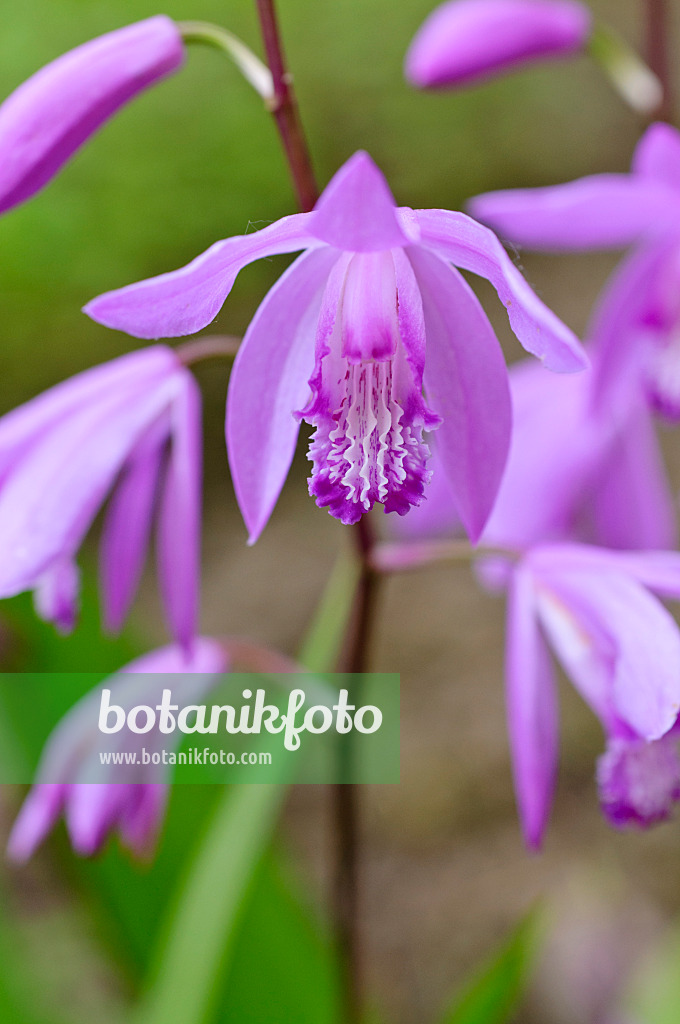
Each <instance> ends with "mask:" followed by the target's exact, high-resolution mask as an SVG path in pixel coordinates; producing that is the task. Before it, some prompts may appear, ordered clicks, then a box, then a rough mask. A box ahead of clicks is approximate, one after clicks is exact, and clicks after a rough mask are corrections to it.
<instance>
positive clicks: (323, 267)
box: [85, 152, 587, 542]
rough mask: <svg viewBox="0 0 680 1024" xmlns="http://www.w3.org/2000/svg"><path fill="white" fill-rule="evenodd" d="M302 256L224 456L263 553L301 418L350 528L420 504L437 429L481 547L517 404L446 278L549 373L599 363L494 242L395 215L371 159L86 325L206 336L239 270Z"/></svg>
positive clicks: (442, 214) (261, 337)
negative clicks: (380, 509)
mask: <svg viewBox="0 0 680 1024" xmlns="http://www.w3.org/2000/svg"><path fill="white" fill-rule="evenodd" d="M300 249H305V250H307V251H306V252H305V253H304V254H303V255H302V256H300V257H299V258H298V259H297V260H296V261H295V262H294V263H293V264H292V265H291V266H290V267H289V268H288V270H287V271H286V272H285V273H284V274H283V276H282V277H281V278H280V279H279V281H278V283H277V284H276V285H275V286H274V288H272V289H271V291H270V292H269V294H268V295H267V297H266V298H265V300H264V302H263V303H262V305H261V306H260V308H259V310H258V311H257V313H256V314H255V317H254V318H253V321H252V322H251V324H250V327H249V328H248V331H247V332H246V336H245V338H244V340H243V344H242V345H241V348H240V350H239V353H238V356H237V358H236V361H235V363H234V368H233V370H232V374H231V378H230V384H229V396H228V400H227V425H226V426H227V449H228V453H229V460H230V465H231V470H232V478H233V481H234V486H235V490H236V495H237V498H238V501H239V505H240V508H241V511H242V513H243V517H244V520H245V522H246V525H247V527H248V530H249V533H250V540H251V542H253V541H255V540H256V539H257V537H258V536H259V535H260V533H261V531H262V529H263V528H264V526H265V524H266V522H267V520H268V519H269V516H270V515H271V512H272V509H273V507H274V504H275V502H276V500H277V498H278V495H279V493H280V491H281V487H282V486H283V482H284V480H285V477H286V474H287V472H288V469H289V467H290V463H291V460H292V458H293V453H294V450H295V444H296V439H297V432H298V426H299V420H298V419H296V417H295V415H294V413H295V412H296V411H297V410H300V409H303V408H305V409H306V412H305V418H309V419H310V422H312V423H313V425H314V426H315V427H316V429H317V433H316V437H315V442H314V446H313V451H312V456H313V463H314V470H313V473H312V485H311V486H312V490H313V493H314V494H315V495H316V497H317V500H319V501H320V503H322V504H324V505H328V507H329V508H330V509H331V511H333V512H334V513H335V514H337V515H338V516H339V517H340V518H341V519H344V521H346V522H351V521H354V519H355V518H356V517H357V516H358V515H360V514H363V512H364V511H366V510H367V508H370V506H371V505H372V504H373V503H375V502H381V503H383V504H384V505H385V508H389V509H393V510H394V511H398V512H399V511H406V510H407V508H409V507H411V506H412V505H414V504H417V503H418V501H419V500H420V496H421V494H422V486H423V483H424V481H425V480H426V477H427V472H428V470H427V469H426V458H427V449H426V447H425V446H424V444H423V442H422V438H421V431H422V429H423V428H424V427H427V426H428V425H429V426H430V427H432V426H434V424H435V422H437V421H438V420H441V425H440V426H439V428H438V440H439V450H440V454H441V459H442V464H443V466H444V470H445V472H446V474H447V476H448V477H449V480H450V482H451V487H452V491H453V493H454V495H455V500H456V503H457V506H458V512H459V515H460V518H461V520H462V522H463V523H464V525H465V527H466V529H467V530H468V532H469V534H470V536H471V537H472V538H473V539H474V540H476V539H477V538H478V537H479V535H480V533H481V530H482V529H483V526H484V523H485V522H486V519H487V518H488V515H489V512H490V510H491V507H492V505H493V502H494V499H495V496H496V492H497V490H498V485H499V482H500V479H501V475H502V472H503V467H504V465H505V459H506V455H507V450H508V444H509V437H510V420H511V412H510V397H509V392H508V381H507V370H506V367H505V362H504V359H503V355H502V352H501V349H500V346H499V344H498V341H497V339H496V337H495V335H494V333H493V331H492V329H491V326H490V324H489V322H488V320H487V318H486V316H485V314H484V313H483V311H482V309H481V306H480V305H479V302H478V301H477V299H476V297H475V296H474V294H473V293H472V291H471V289H470V288H469V286H468V285H467V284H466V282H465V281H464V280H463V279H462V277H461V276H460V275H459V274H458V272H457V271H456V270H454V269H453V267H452V266H451V264H455V265H456V266H458V267H461V268H463V269H465V270H469V271H472V272H473V273H475V274H479V275H481V276H483V277H486V278H488V280H490V281H491V283H492V284H493V286H494V287H495V288H496V290H497V292H498V294H499V297H500V298H501V301H502V302H503V304H504V305H505V307H506V309H507V311H508V316H509V318H510V323H511V325H512V327H513V330H514V331H515V333H516V334H517V337H518V338H519V339H520V341H521V342H522V344H523V345H524V346H525V348H527V349H528V350H529V351H530V352H532V353H533V354H534V355H536V356H538V357H539V358H540V359H542V360H543V361H544V362H545V364H546V366H547V367H549V368H550V369H554V370H558V371H562V372H571V371H576V370H580V369H582V368H584V367H585V366H586V364H587V359H586V357H585V355H584V353H583V350H582V349H581V348H580V346H579V344H578V342H577V341H576V339H575V338H574V336H573V335H572V334H571V332H570V331H569V330H567V328H566V327H564V325H563V324H562V323H561V322H560V321H559V320H558V319H557V318H556V317H555V316H554V315H553V314H552V313H551V312H550V311H549V310H548V309H546V307H545V306H544V305H543V304H542V303H541V302H540V300H539V299H538V298H537V297H536V296H535V295H534V293H533V292H532V291H531V289H530V288H529V286H528V285H527V284H526V282H525V281H524V279H523V278H522V276H521V275H520V273H519V272H518V270H517V269H516V267H515V266H514V264H513V263H512V261H511V260H510V259H509V258H508V256H507V254H506V253H505V251H504V249H503V248H502V246H501V245H500V243H499V242H498V239H497V238H496V237H495V236H494V235H493V234H492V233H491V232H490V231H488V230H487V229H485V228H483V227H482V226H481V225H479V224H476V223H475V222H474V221H473V220H471V219H470V218H469V217H466V216H465V215H464V214H458V213H451V212H449V211H446V210H429V211H428V210H420V211H414V210H409V209H405V208H401V209H398V208H397V207H396V204H395V202H394V199H393V197H392V195H391V193H390V190H389V188H388V185H387V182H386V181H385V179H384V177H383V176H382V174H381V173H380V171H379V170H378V168H377V167H376V166H375V164H374V163H373V161H372V160H371V159H370V157H369V156H368V155H367V154H366V153H361V152H360V153H356V154H355V155H354V156H353V157H352V158H351V159H350V160H348V161H347V163H346V164H345V165H344V166H343V167H341V168H340V170H339V171H338V172H337V174H336V175H335V177H334V178H333V179H332V180H331V181H330V182H329V184H328V186H327V187H326V189H325V190H324V193H323V195H322V196H321V198H320V199H319V202H318V203H317V206H316V207H315V209H314V210H313V211H312V212H311V213H309V214H298V215H295V216H292V217H287V218H284V219H283V220H280V221H278V222H277V223H276V224H272V225H271V226H270V227H268V228H264V229H263V230H262V231H258V232H255V233H254V234H252V235H246V236H243V237H235V238H229V239H226V240H225V241H222V242H217V243H216V244H215V245H213V246H212V248H210V249H208V251H207V252H205V253H204V254H203V255H202V256H199V257H198V258H197V259H196V260H194V261H193V262H192V263H190V264H188V266H186V267H184V268H182V269H181V270H178V271H175V272H174V273H170V274H164V275H162V276H161V277H158V278H153V279H151V280H149V281H141V282H139V283H138V284H135V285H131V286H130V287H128V288H123V289H121V290H119V291H116V292H110V293H108V294H107V295H102V296H100V297H99V298H97V299H95V300H93V302H91V303H90V304H89V305H88V306H87V307H86V310H85V311H86V312H87V313H88V314H89V315H90V316H92V317H93V319H95V320H97V321H99V322H100V323H103V324H105V325H106V326H109V327H114V328H117V329H121V330H125V331H128V333H131V334H135V335H137V336H140V337H161V336H162V337H170V336H174V335H178V334H190V333H195V332H196V331H198V330H200V329H201V328H202V327H205V326H206V325H207V324H208V323H209V322H210V321H211V320H212V319H213V317H214V316H215V315H216V314H217V312H218V310H219V308H220V307H221V305H222V303H223V302H224V300H225V298H226V297H227V295H228V294H229V291H230V290H231V287H232V285H233V283H234V280H235V278H236V275H237V274H238V272H239V270H240V269H241V268H242V267H243V266H245V265H246V264H247V263H250V262H251V261H252V260H255V259H259V258H262V257H264V256H268V255H272V254H274V253H281V252H294V251H297V250H300ZM336 321H337V330H336ZM426 355H427V358H426ZM357 367H358V368H359V369H357ZM310 384H311V387H312V393H313V399H314V400H313V403H312V404H311V405H310V403H309V388H310ZM423 390H424V393H425V394H426V396H427V404H425V402H424V400H423V397H422V395H423ZM388 421H389V422H388ZM381 435H382V436H381Z"/></svg>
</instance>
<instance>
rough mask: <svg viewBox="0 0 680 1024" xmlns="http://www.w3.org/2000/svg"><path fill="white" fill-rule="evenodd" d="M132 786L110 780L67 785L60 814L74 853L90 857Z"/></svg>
mask: <svg viewBox="0 0 680 1024" xmlns="http://www.w3.org/2000/svg"><path fill="white" fill-rule="evenodd" d="M134 789H135V786H134V785H133V784H132V785H127V784H124V783H111V782H78V783H75V784H74V785H73V786H71V788H70V792H69V798H68V800H67V802H66V807H65V809H64V817H65V818H66V826H67V828H68V834H69V837H70V839H71V845H72V846H73V849H74V850H75V852H76V853H79V854H80V855H81V857H92V856H93V855H94V854H95V853H97V852H98V850H100V849H101V847H102V846H103V845H104V843H105V841H106V838H107V836H108V834H109V832H110V831H111V829H112V828H113V827H114V826H115V824H116V820H117V818H118V816H119V815H120V814H121V812H122V809H123V807H124V806H125V801H126V799H129V798H130V793H131V791H132V792H133V793H134Z"/></svg>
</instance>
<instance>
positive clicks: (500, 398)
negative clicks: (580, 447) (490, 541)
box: [409, 248, 511, 542]
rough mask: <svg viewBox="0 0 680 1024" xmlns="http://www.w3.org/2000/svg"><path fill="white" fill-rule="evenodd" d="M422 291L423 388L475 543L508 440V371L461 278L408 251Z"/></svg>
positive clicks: (496, 484)
mask: <svg viewBox="0 0 680 1024" xmlns="http://www.w3.org/2000/svg"><path fill="white" fill-rule="evenodd" d="M409 256H410V259H411V262H412V264H413V268H414V270H415V273H416V277H417V279H418V284H419V286H420V290H421V294H422V299H423V310H424V314H425V329H426V337H427V357H426V362H425V390H426V393H427V396H428V400H429V402H430V404H431V405H432V408H433V409H434V411H435V412H436V413H438V414H439V415H440V416H441V417H442V424H441V426H440V427H439V430H438V434H437V446H438V451H439V457H440V460H441V463H442V465H443V466H444V468H445V471H446V473H447V475H448V477H449V481H450V483H451V486H452V489H453V493H454V495H455V498H456V504H457V506H458V513H459V515H460V517H461V519H462V521H463V523H464V525H465V528H466V530H467V531H468V533H469V535H470V538H471V540H472V541H473V542H474V541H476V540H477V539H478V538H479V535H480V533H481V532H482V530H483V528H484V524H485V523H486V520H487V519H488V516H489V513H490V512H491V509H492V506H493V503H494V501H495V498H496V494H497V492H498V487H499V484H500V480H501V476H502V473H503V467H504V466H505V460H506V458H507V453H508V446H509V443H510V429H511V408H510V392H509V389H508V373H507V369H506V366H505V361H504V359H503V353H502V352H501V347H500V345H499V344H498V340H497V339H496V336H495V334H494V332H493V330H492V329H491V325H490V324H489V321H488V320H487V318H486V316H485V314H484V312H483V310H482V308H481V306H480V305H479V302H478V301H477V299H476V298H475V296H474V294H473V292H472V290H471V289H470V287H469V286H468V285H467V284H466V283H465V281H463V279H462V277H461V276H460V275H459V274H458V273H456V271H454V270H452V269H451V268H450V267H449V266H447V265H446V264H445V263H444V262H443V261H442V260H440V259H439V258H438V257H437V256H433V255H432V254H430V253H427V252H425V251H424V250H421V249H415V248H414V249H412V250H409Z"/></svg>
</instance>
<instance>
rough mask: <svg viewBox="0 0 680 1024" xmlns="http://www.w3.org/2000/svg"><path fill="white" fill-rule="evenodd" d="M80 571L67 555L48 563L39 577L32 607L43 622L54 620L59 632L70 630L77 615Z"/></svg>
mask: <svg viewBox="0 0 680 1024" xmlns="http://www.w3.org/2000/svg"><path fill="white" fill-rule="evenodd" d="M79 596H80V573H79V572H78V566H77V565H76V564H75V562H73V561H72V560H71V559H69V558H65V559H60V560H59V561H57V562H55V563H54V565H51V566H50V567H49V569H47V570H46V571H45V572H44V573H43V575H42V576H41V577H40V579H39V580H38V583H37V586H36V590H35V598H34V600H35V610H36V612H37V613H38V615H39V616H40V618H41V619H44V620H45V622H53V623H54V624H55V626H56V628H57V629H58V630H59V632H60V633H65V634H66V633H71V632H72V631H73V628H74V626H75V624H76V619H77V618H78V598H79Z"/></svg>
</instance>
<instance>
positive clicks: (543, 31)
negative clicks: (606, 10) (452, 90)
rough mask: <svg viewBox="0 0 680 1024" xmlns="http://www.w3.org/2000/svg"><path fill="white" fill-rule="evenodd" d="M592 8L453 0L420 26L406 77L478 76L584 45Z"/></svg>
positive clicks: (438, 80)
mask: <svg viewBox="0 0 680 1024" xmlns="http://www.w3.org/2000/svg"><path fill="white" fill-rule="evenodd" d="M590 30H591V16H590V11H589V10H588V8H587V7H586V5H585V4H581V3H578V2H576V0H449V2H448V3H444V4H442V5H441V7H437V8H436V9H435V10H434V11H433V12H432V14H431V15H430V16H429V17H428V18H427V20H426V21H425V23H424V24H423V26H422V27H421V28H420V29H419V31H418V32H417V34H416V36H415V38H414V40H413V42H412V43H411V46H410V49H409V51H408V54H407V55H406V68H405V70H406V77H407V78H408V80H409V81H410V82H412V83H413V85H417V86H420V87H421V88H442V87H446V86H455V85H465V84H466V83H468V82H477V81H480V80H484V79H487V78H491V77H493V76H494V75H498V74H501V73H503V72H505V71H508V70H512V69H514V68H517V67H521V66H523V65H525V64H530V63H532V62H534V61H537V60H543V59H554V58H557V57H568V56H571V55H572V54H574V53H577V52H578V51H579V50H582V49H583V47H584V46H585V43H586V42H587V40H588V37H589V35H590Z"/></svg>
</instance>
